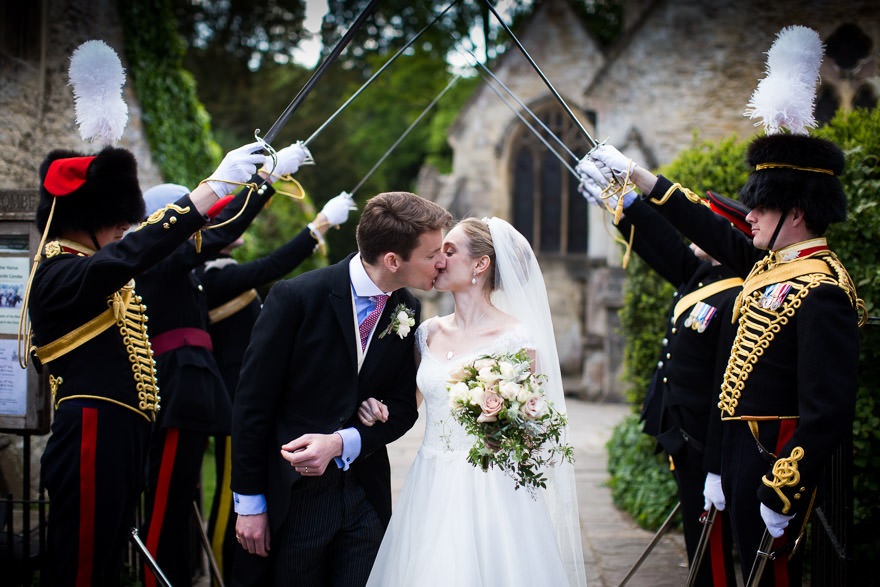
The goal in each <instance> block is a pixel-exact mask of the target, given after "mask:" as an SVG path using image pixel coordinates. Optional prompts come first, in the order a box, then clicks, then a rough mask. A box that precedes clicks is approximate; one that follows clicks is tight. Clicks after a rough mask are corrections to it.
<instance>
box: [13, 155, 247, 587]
mask: <svg viewBox="0 0 880 587" xmlns="http://www.w3.org/2000/svg"><path fill="white" fill-rule="evenodd" d="M249 147H251V146H245V147H243V148H241V149H238V150H235V151H232V152H230V153H229V154H227V155H226V157H225V158H224V160H223V162H222V163H221V164H220V167H218V168H217V170H216V171H215V173H214V176H215V177H217V178H221V177H222V178H225V179H227V180H230V181H233V182H235V181H241V180H244V179H246V178H247V177H249V175H250V173H247V174H246V175H244V176H242V170H245V169H248V168H250V170H251V171H253V170H254V169H255V168H256V165H257V163H258V162H262V160H263V157H262V156H261V155H252V154H250V153H251V151H253V147H251V148H249ZM39 174H40V202H39V206H38V209H37V215H36V220H37V227H38V228H39V230H40V231H41V232H43V238H42V240H41V247H40V254H39V256H38V257H37V260H36V262H35V263H36V265H37V266H36V267H35V269H34V272H33V274H32V275H33V278H32V282H31V287H30V293H29V300H28V302H27V304H26V305H25V309H23V311H25V310H27V311H28V312H29V315H30V320H31V322H32V330H33V335H32V338H31V343H32V346H31V349H30V350H31V353H32V354H33V357H34V364H35V366H36V367H37V368H38V369H39V370H42V369H46V368H47V369H48V371H49V385H50V388H51V391H52V398H53V404H54V407H55V412H54V420H53V423H52V434H51V436H50V437H49V441H48V443H47V446H46V450H45V452H44V453H43V457H42V461H41V462H42V468H41V475H42V484H43V486H44V487H46V489H47V491H48V493H49V498H50V500H51V505H50V512H49V528H48V556H47V560H48V561H49V562H50V564H49V566H50V569H49V573H50V577H49V578H48V581H47V582H48V583H49V584H51V585H74V584H77V585H91V584H95V585H97V584H110V585H113V584H118V583H119V582H120V570H121V566H122V560H123V552H124V548H125V545H126V544H127V543H128V533H129V530H130V529H131V527H132V524H133V522H134V508H135V504H136V502H137V499H138V496H139V494H140V491H141V490H142V489H143V467H144V463H145V459H146V451H147V441H148V436H149V432H150V427H151V423H152V422H153V421H154V420H155V418H156V412H157V411H158V409H159V393H158V387H157V384H156V373H155V369H154V361H153V359H152V352H151V350H150V342H149V339H148V336H147V316H146V313H145V307H144V305H143V304H142V299H141V297H140V296H139V295H138V294H137V293H135V289H134V282H133V281H132V278H133V277H135V276H138V275H140V274H141V273H142V272H143V271H145V270H146V269H148V268H149V267H150V266H152V265H154V264H156V263H158V262H159V261H160V260H161V259H162V258H163V257H164V256H165V255H167V254H168V253H170V252H171V251H172V250H174V248H175V247H177V246H178V245H179V244H180V243H181V242H183V241H185V240H186V239H187V238H189V237H190V236H191V235H192V234H193V233H194V232H196V231H198V230H199V229H200V228H201V227H202V226H203V224H204V223H205V219H206V215H207V214H208V213H209V212H210V213H211V214H214V213H215V212H216V211H217V210H216V207H215V210H211V208H212V206H215V203H216V202H217V200H218V196H222V195H225V191H224V190H225V187H224V186H226V185H228V184H226V183H224V182H217V183H214V184H211V185H209V184H207V183H203V184H201V185H199V187H198V188H196V189H195V190H193V191H192V193H190V194H188V195H183V196H182V197H181V198H180V199H178V200H177V201H176V202H175V203H174V204H172V205H171V206H168V207H166V208H165V209H163V210H160V211H158V212H157V213H156V214H154V215H153V216H151V217H150V218H149V219H148V220H147V222H146V223H144V225H143V226H141V227H140V228H139V229H138V230H136V231H134V232H131V233H130V234H126V235H125V237H124V238H123V234H125V232H126V230H128V228H129V227H130V226H131V225H132V224H134V223H137V222H139V221H140V220H141V219H142V218H143V212H144V201H143V198H142V196H141V190H140V187H139V184H138V179H137V164H136V161H135V158H134V156H133V155H132V154H131V153H130V152H129V151H126V150H125V149H119V148H114V147H106V148H104V149H102V150H101V151H100V152H98V153H97V154H95V155H86V154H83V153H78V152H74V151H67V150H56V151H52V152H51V153H49V155H48V156H47V157H46V159H45V160H44V161H43V162H42V164H41V165H40V170H39ZM212 186H216V187H212ZM215 190H219V191H215ZM43 243H45V246H42V245H43Z"/></svg>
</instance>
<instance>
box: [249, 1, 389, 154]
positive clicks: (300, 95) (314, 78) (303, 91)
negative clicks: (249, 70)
mask: <svg viewBox="0 0 880 587" xmlns="http://www.w3.org/2000/svg"><path fill="white" fill-rule="evenodd" d="M377 2H378V0H372V1H371V2H370V3H369V4H368V5H367V7H366V8H364V10H363V11H362V12H361V13H360V14H359V15H358V17H357V19H355V21H354V22H353V23H352V25H351V26H350V27H349V28H348V30H347V31H345V34H344V35H342V38H341V39H339V41H338V42H337V43H336V45H334V46H333V49H332V50H331V51H330V53H329V54H328V55H327V57H325V58H324V60H323V61H321V63H320V64H319V65H318V67H316V68H315V71H313V72H312V75H311V76H310V77H309V79H308V80H307V81H306V83H305V84H304V85H303V87H302V88H300V90H299V92H297V94H296V96H294V98H293V100H291V102H290V104H288V105H287V108H285V109H284V112H282V113H281V115H280V116H279V117H278V119H277V120H276V121H275V122H273V123H272V126H271V127H270V128H269V130H268V131H267V132H266V135H265V136H264V137H263V140H265V141H266V142H267V143H271V142H272V140H273V139H274V138H275V137H276V136H278V133H279V132H280V131H281V129H282V128H283V127H284V125H285V124H286V123H287V119H288V118H290V116H291V115H292V114H293V113H294V111H296V109H297V108H299V105H300V104H302V101H303V100H305V98H306V96H307V95H308V94H309V92H311V91H312V88H314V87H315V85H316V84H317V83H318V80H320V79H321V76H323V75H324V72H325V71H327V68H328V67H329V66H330V64H331V63H333V62H334V61H336V59H337V58H338V57H339V54H340V53H342V50H343V49H345V47H346V46H347V45H348V43H349V42H350V41H351V38H352V37H353V36H354V34H355V33H356V32H357V31H358V29H359V28H361V25H363V23H364V21H365V20H366V19H367V17H368V16H369V15H370V13H371V12H373V8H375V6H376V3H377Z"/></svg>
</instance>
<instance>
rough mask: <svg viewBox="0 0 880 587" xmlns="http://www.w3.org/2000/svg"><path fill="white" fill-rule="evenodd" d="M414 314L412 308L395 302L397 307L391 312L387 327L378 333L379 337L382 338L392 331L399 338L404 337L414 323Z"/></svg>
mask: <svg viewBox="0 0 880 587" xmlns="http://www.w3.org/2000/svg"><path fill="white" fill-rule="evenodd" d="M415 315H416V312H415V310H413V309H412V308H408V307H406V306H405V305H403V304H397V307H396V308H394V311H393V312H392V313H391V322H390V323H389V324H388V328H386V329H385V330H383V331H382V333H381V334H379V338H384V337H385V335H388V334H391V333H392V332H393V333H394V334H396V335H397V336H398V337H400V338H406V335H408V334H409V331H410V330H412V327H413V326H415V324H416V319H415Z"/></svg>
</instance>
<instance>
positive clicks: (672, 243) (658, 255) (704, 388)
mask: <svg viewBox="0 0 880 587" xmlns="http://www.w3.org/2000/svg"><path fill="white" fill-rule="evenodd" d="M578 172H579V174H580V176H581V186H580V189H581V192H582V193H583V194H584V196H585V197H586V199H587V200H588V201H589V202H590V203H592V204H595V205H598V206H600V207H603V208H606V209H610V210H615V209H616V208H617V201H616V196H610V197H607V196H606V194H608V192H607V190H606V188H607V182H606V180H605V178H604V177H603V176H602V174H601V173H600V172H599V170H598V169H597V168H596V166H595V165H593V163H592V162H591V161H590V160H589V159H588V158H585V159H584V160H583V161H581V163H580V164H579V165H578ZM709 197H710V199H711V200H712V201H713V203H714V204H715V205H714V206H712V209H713V210H714V211H715V212H717V213H718V214H720V215H722V216H724V217H725V218H728V220H730V221H731V222H732V223H734V225H736V226H737V227H738V228H740V229H741V230H742V229H743V228H744V226H747V224H746V222H745V215H746V213H747V212H748V210H744V206H742V205H741V204H739V203H738V202H736V201H735V200H730V199H729V198H724V197H723V196H718V195H716V194H712V193H711V192H710V194H709ZM622 207H623V209H624V213H623V215H622V216H621V217H620V219H619V222H618V223H617V225H616V226H617V229H618V230H619V231H620V232H621V234H622V235H623V237H624V238H625V239H629V238H630V236H631V235H632V240H631V242H632V248H633V250H634V251H635V252H636V253H637V254H638V255H639V256H640V257H641V258H642V259H643V260H644V261H645V263H647V264H648V266H650V267H651V268H652V269H653V270H654V271H656V272H657V273H658V274H659V275H660V276H661V277H663V278H664V279H665V280H666V281H668V282H669V283H670V284H672V285H673V286H674V287H675V288H676V291H675V294H674V297H673V300H672V305H671V306H670V308H669V313H668V316H667V320H666V332H665V336H664V338H663V341H662V348H661V352H660V358H659V361H658V363H657V368H656V370H655V372H654V376H653V378H652V380H651V387H650V388H649V390H648V393H647V396H646V398H645V404H644V407H643V411H642V419H643V420H644V428H643V431H644V432H645V433H646V434H650V435H651V436H654V437H655V438H656V439H657V442H658V450H660V449H661V448H662V450H664V451H665V452H666V453H667V455H669V461H670V469H671V471H672V474H673V476H674V478H675V482H676V485H677V487H678V498H679V502H680V504H681V513H682V522H683V526H684V537H685V545H686V546H687V553H688V561H689V564H690V565H691V566H693V565H694V562H695V561H694V559H695V553H696V550H697V546H698V544H699V542H700V536H701V534H702V531H703V525H702V524H701V516H703V512H704V510H708V509H709V505H710V502H711V501H712V500H709V499H708V498H706V497H704V489H705V488H706V487H709V486H711V485H713V484H717V483H719V481H720V477H719V473H720V470H721V429H720V426H721V413H720V411H719V410H718V405H717V404H718V389H719V388H720V386H721V376H722V374H723V373H724V367H725V365H726V364H727V359H728V357H729V356H730V347H731V343H732V342H733V335H734V327H733V326H732V325H731V313H732V310H733V304H734V300H735V299H736V296H737V294H738V293H739V291H740V286H741V285H742V279H741V278H740V277H737V276H735V275H734V274H733V272H732V271H731V270H730V269H728V268H727V267H725V266H723V265H721V264H720V263H719V262H718V261H716V260H715V259H713V258H711V257H709V256H708V255H706V253H705V252H703V250H702V249H700V248H699V247H697V246H696V245H694V244H691V245H690V247H688V246H686V245H685V244H684V242H682V240H681V237H680V236H679V234H678V232H677V231H676V230H675V228H674V227H673V226H672V225H671V224H669V222H668V221H666V219H664V218H663V217H662V216H661V215H660V214H658V213H657V212H656V211H655V210H654V209H653V208H651V206H649V205H648V204H646V203H644V202H642V201H640V200H639V199H638V198H637V197H636V194H635V192H628V193H627V194H626V195H625V196H624V202H623V203H622ZM710 491H711V490H710ZM715 502H716V503H714V504H713V505H716V506H717V508H718V509H719V510H724V509H725V503H724V496H723V495H718V496H717V497H716V499H715ZM707 553H708V556H706V557H705V558H704V559H703V562H702V564H701V565H700V568H699V569H698V570H697V572H696V574H695V575H694V576H695V582H694V583H693V584H695V585H727V584H730V585H735V584H736V582H735V575H734V567H733V557H732V543H731V538H730V527H729V523H728V520H727V516H726V514H722V515H717V516H716V518H715V521H714V523H713V525H712V530H711V533H710V535H709V547H708V551H707Z"/></svg>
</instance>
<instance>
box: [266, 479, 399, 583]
mask: <svg viewBox="0 0 880 587" xmlns="http://www.w3.org/2000/svg"><path fill="white" fill-rule="evenodd" d="M384 531H385V530H384V528H383V526H382V523H381V521H380V520H379V516H378V514H377V513H376V511H375V509H374V508H373V506H372V505H371V504H370V502H369V501H367V499H366V496H365V495H364V490H363V488H362V487H361V486H360V484H359V483H358V482H357V479H356V478H355V476H354V475H352V474H350V473H347V472H343V471H341V470H339V469H337V468H336V467H335V466H334V464H333V463H331V464H330V467H329V468H328V469H327V471H326V472H325V473H324V475H323V476H322V477H317V478H314V477H302V478H300V479H299V480H298V481H297V482H296V483H294V485H293V488H292V490H291V498H290V510H289V513H288V516H287V519H286V520H285V521H284V523H283V524H282V525H281V527H280V528H279V530H278V531H277V532H273V534H272V551H273V553H274V557H275V584H276V585H278V586H279V587H280V586H292V585H296V586H303V587H305V586H314V587H327V586H333V587H362V586H363V585H364V584H366V582H367V577H369V575H370V569H371V568H372V566H373V561H374V560H375V558H376V553H377V552H378V550H379V545H380V544H381V542H382V535H383V534H384Z"/></svg>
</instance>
